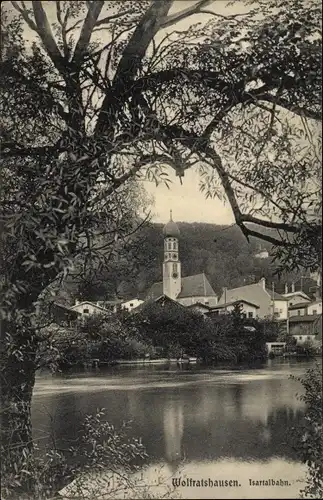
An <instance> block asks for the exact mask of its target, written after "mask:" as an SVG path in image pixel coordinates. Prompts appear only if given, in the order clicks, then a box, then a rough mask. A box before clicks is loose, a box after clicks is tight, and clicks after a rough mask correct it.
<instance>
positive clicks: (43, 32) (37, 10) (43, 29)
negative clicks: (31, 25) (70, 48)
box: [32, 1, 64, 73]
mask: <svg viewBox="0 0 323 500" xmlns="http://www.w3.org/2000/svg"><path fill="white" fill-rule="evenodd" d="M32 6H33V11H34V16H35V21H36V25H37V33H38V35H39V36H40V38H41V41H42V42H43V44H44V47H45V49H46V52H47V53H48V55H49V57H50V58H51V60H52V62H53V63H54V66H55V67H56V68H57V69H58V70H59V71H60V72H61V73H63V72H64V71H63V70H64V60H63V58H62V55H61V53H60V51H59V49H58V47H57V45H56V42H55V39H54V37H53V34H52V30H51V27H50V24H49V22H48V19H47V16H46V13H45V11H44V9H43V6H42V3H41V1H33V2H32Z"/></svg>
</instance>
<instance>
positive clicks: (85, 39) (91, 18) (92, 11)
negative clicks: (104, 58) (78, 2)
mask: <svg viewBox="0 0 323 500" xmlns="http://www.w3.org/2000/svg"><path fill="white" fill-rule="evenodd" d="M103 4H104V1H102V0H100V1H98V0H96V1H95V2H91V4H90V5H89V7H88V11H87V14H86V18H85V20H84V23H83V26H82V28H81V33H80V37H79V39H78V41H77V43H76V46H75V50H74V56H73V60H74V62H77V63H78V64H79V63H80V61H81V60H82V57H83V56H84V53H85V52H86V50H87V48H88V45H89V42H90V40H91V36H92V32H93V28H94V26H95V25H96V23H97V19H98V17H99V15H100V13H101V10H102V7H103Z"/></svg>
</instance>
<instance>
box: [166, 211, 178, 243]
mask: <svg viewBox="0 0 323 500" xmlns="http://www.w3.org/2000/svg"><path fill="white" fill-rule="evenodd" d="M163 233H164V237H165V238H166V237H169V236H170V237H173V238H178V237H179V234H180V233H179V229H178V225H177V224H176V222H174V221H173V217H172V210H171V211H170V219H169V222H167V224H166V225H165V226H164V229H163Z"/></svg>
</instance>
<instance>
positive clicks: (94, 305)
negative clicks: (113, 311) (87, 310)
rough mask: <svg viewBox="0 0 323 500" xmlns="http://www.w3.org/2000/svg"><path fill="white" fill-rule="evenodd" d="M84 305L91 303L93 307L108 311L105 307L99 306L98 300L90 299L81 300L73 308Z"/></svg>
mask: <svg viewBox="0 0 323 500" xmlns="http://www.w3.org/2000/svg"><path fill="white" fill-rule="evenodd" d="M84 305H90V306H92V307H96V308H97V309H100V310H101V311H104V312H108V311H107V310H106V309H104V307H101V306H98V305H97V304H96V302H91V301H89V300H84V301H83V302H79V303H78V304H74V306H72V307H71V309H72V310H73V311H74V309H75V308H76V307H79V306H84Z"/></svg>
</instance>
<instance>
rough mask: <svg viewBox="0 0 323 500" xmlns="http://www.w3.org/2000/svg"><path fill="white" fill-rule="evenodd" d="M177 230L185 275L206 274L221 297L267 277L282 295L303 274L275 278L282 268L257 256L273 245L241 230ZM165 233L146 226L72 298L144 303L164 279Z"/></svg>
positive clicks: (72, 289) (196, 226)
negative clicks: (226, 290) (228, 290)
mask: <svg viewBox="0 0 323 500" xmlns="http://www.w3.org/2000/svg"><path fill="white" fill-rule="evenodd" d="M178 226H179V229H180V240H179V248H180V260H181V264H182V276H189V275H191V274H198V273H201V272H205V274H206V275H207V276H208V278H209V281H210V283H211V284H212V286H213V288H214V290H215V292H216V293H221V291H222V289H223V287H227V288H234V287H238V286H242V285H244V284H248V283H252V282H255V281H259V280H260V278H261V277H265V278H266V280H267V282H268V286H269V287H270V286H271V283H272V282H274V283H275V289H276V290H277V291H278V292H281V293H283V292H284V285H285V282H287V283H289V285H291V283H292V282H293V281H297V280H298V278H299V277H300V275H301V274H302V273H294V274H290V273H289V274H285V275H283V276H281V277H280V278H279V277H278V276H276V275H275V270H276V268H277V265H276V263H274V262H272V259H271V257H270V256H269V257H268V258H259V257H257V255H259V252H260V251H262V250H266V249H267V250H268V252H269V255H270V244H266V243H264V242H260V241H259V240H257V239H251V241H250V243H248V242H247V240H246V239H245V237H244V236H243V234H242V233H241V231H240V229H239V228H238V227H237V226H230V227H228V226H220V225H215V224H206V223H197V222H196V223H187V222H179V223H178ZM162 230H163V225H162V224H156V223H149V224H146V225H145V226H144V227H143V228H142V229H141V230H140V231H138V233H137V234H136V238H135V239H134V240H133V241H132V242H131V243H130V244H128V245H127V247H126V249H125V252H124V253H123V255H122V256H120V257H119V258H118V262H113V263H112V262H111V265H110V267H109V269H108V270H102V271H100V273H97V275H96V276H95V278H93V277H88V278H87V280H86V281H83V282H81V283H78V284H77V285H75V283H74V284H72V283H71V281H69V283H68V285H67V290H68V294H70V295H71V296H72V298H76V296H77V298H80V299H88V300H108V299H112V298H115V297H118V298H122V299H127V298H133V297H141V298H144V297H145V294H146V292H147V290H148V289H149V287H150V286H151V285H152V283H154V282H155V281H161V280H162V262H163V233H162Z"/></svg>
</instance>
